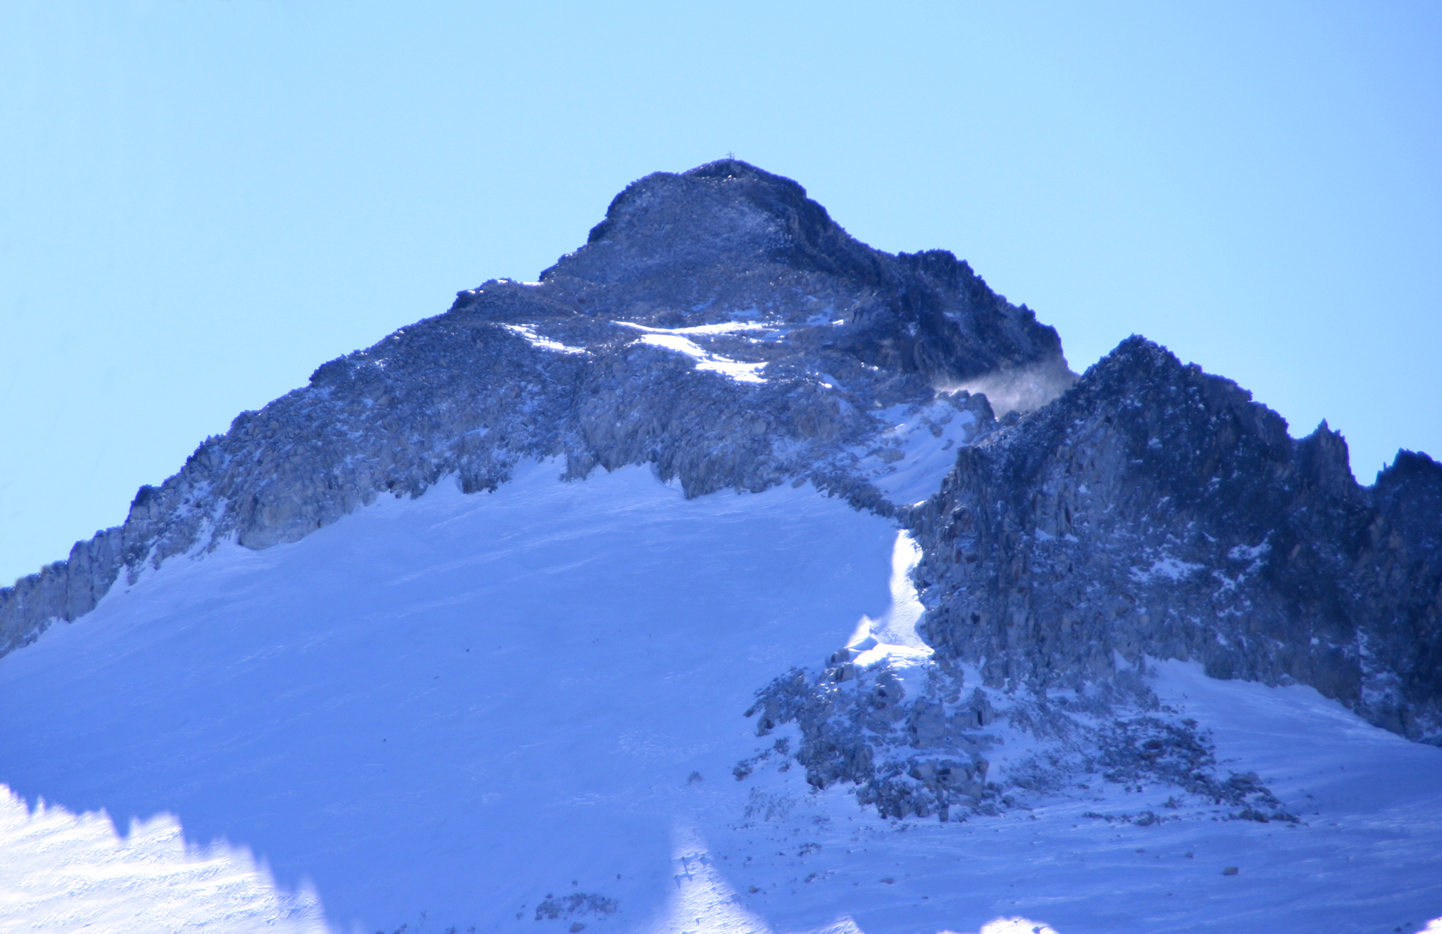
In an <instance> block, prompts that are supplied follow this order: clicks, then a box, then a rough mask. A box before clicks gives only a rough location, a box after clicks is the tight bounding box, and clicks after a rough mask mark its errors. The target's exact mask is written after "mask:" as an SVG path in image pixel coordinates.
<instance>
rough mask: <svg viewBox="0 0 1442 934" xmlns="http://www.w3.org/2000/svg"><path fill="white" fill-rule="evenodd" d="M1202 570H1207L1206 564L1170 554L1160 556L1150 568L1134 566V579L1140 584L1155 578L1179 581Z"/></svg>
mask: <svg viewBox="0 0 1442 934" xmlns="http://www.w3.org/2000/svg"><path fill="white" fill-rule="evenodd" d="M1202 570H1206V567H1205V565H1201V564H1193V563H1192V562H1190V561H1182V560H1180V559H1178V558H1173V557H1170V556H1169V557H1166V558H1158V559H1157V560H1155V561H1153V562H1152V566H1151V567H1149V568H1145V569H1143V568H1132V579H1133V580H1135V581H1136V582H1137V583H1140V584H1145V583H1147V582H1148V581H1153V580H1169V581H1179V580H1181V579H1183V578H1184V577H1188V576H1189V575H1192V574H1195V573H1197V572H1198V571H1202Z"/></svg>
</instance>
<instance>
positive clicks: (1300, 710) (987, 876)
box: [0, 462, 1442, 934]
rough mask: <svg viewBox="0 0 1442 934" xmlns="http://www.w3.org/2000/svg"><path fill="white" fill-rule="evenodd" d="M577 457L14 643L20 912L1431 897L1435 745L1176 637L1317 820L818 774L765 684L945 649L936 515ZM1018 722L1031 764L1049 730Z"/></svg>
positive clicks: (1417, 906)
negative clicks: (1237, 673) (926, 559)
mask: <svg viewBox="0 0 1442 934" xmlns="http://www.w3.org/2000/svg"><path fill="white" fill-rule="evenodd" d="M560 471H561V466H560V465H558V464H556V463H551V462H543V463H539V464H535V463H533V464H531V465H529V466H527V467H525V468H523V469H518V471H517V475H516V477H515V479H514V480H513V481H512V482H510V483H507V484H504V485H503V486H501V487H500V488H499V489H498V490H497V491H496V492H494V493H489V494H487V493H482V494H476V495H471V496H465V495H462V494H461V493H460V492H459V491H458V490H457V489H456V488H455V486H454V484H451V483H442V484H439V485H438V486H437V487H435V488H433V489H432V490H431V491H429V492H428V493H427V494H426V495H424V496H422V497H420V498H419V499H415V500H397V499H392V498H383V499H382V500H381V501H379V502H377V503H376V504H375V505H373V506H371V507H367V508H365V509H362V510H360V511H359V512H357V513H355V514H353V515H351V516H348V517H346V518H344V519H342V520H340V521H339V522H336V523H335V524H333V525H330V526H328V527H326V528H323V529H321V530H319V531H317V532H315V533H313V534H311V535H309V536H308V537H306V538H304V539H302V540H301V541H299V542H297V543H294V544H287V545H278V546H275V547H272V548H269V549H266V550H264V551H249V550H246V549H243V548H241V547H239V546H236V545H233V544H223V545H221V546H220V547H219V548H217V549H216V550H215V551H214V552H212V553H210V554H207V555H204V556H202V557H199V558H187V557H177V558H173V559H171V560H170V561H168V562H166V563H165V564H164V565H163V566H162V567H161V568H160V569H159V570H158V571H148V572H147V573H145V574H144V575H143V576H142V577H141V578H140V579H139V580H138V581H136V582H135V583H134V584H132V585H130V586H128V587H127V586H126V585H125V582H124V581H123V580H122V581H121V582H120V583H118V584H117V585H116V587H115V588H114V589H113V590H112V592H111V593H110V594H109V595H108V596H107V597H106V598H105V599H104V600H103V601H102V602H101V604H100V605H99V606H98V607H97V608H96V609H95V610H94V611H93V612H92V613H90V614H88V615H87V616H85V617H83V618H82V619H80V620H78V621H76V622H75V623H73V624H69V625H65V624H61V625H57V626H55V627H53V628H51V629H50V630H49V631H48V632H46V633H45V634H44V635H43V636H42V637H41V638H40V639H39V640H38V641H37V642H36V643H34V644H33V645H31V646H29V647H27V648H24V649H21V650H19V651H16V652H14V653H12V654H10V655H8V656H5V657H4V658H0V720H3V722H4V724H5V726H4V728H3V730H0V782H3V783H5V784H6V785H7V786H8V787H9V789H11V791H12V792H13V794H12V795H9V796H0V931H3V932H12V931H13V932H20V931H25V932H60V931H76V930H81V929H89V930H92V931H126V932H149V931H157V932H158V931H192V930H193V931H214V932H256V931H282V932H322V931H337V932H347V934H350V932H364V934H370V932H374V931H385V932H388V934H389V932H394V931H397V930H400V929H402V927H403V926H404V929H405V930H406V932H407V934H442V932H446V931H448V930H451V929H452V928H454V929H455V930H456V931H458V932H463V931H467V930H469V929H471V928H474V929H475V930H476V931H524V932H534V934H556V932H574V931H581V930H585V931H588V932H618V934H619V932H657V934H659V932H667V934H670V932H676V934H679V932H683V931H685V932H689V931H695V932H710V931H727V932H749V931H767V932H833V934H844V932H866V934H883V932H886V934H907V932H941V931H951V932H978V931H984V932H986V934H1020V932H1035V934H1092V932H1133V931H1135V932H1168V931H1216V932H1224V931H1225V932H1231V934H1238V932H1269V934H1270V932H1293V931H1296V932H1302V931H1306V932H1317V934H1323V932H1333V931H1335V932H1343V931H1346V932H1353V931H1377V932H1387V931H1396V930H1401V931H1407V932H1416V931H1420V930H1423V929H1427V928H1429V919H1436V918H1438V916H1439V915H1442V749H1438V748H1435V747H1430V746H1422V745H1418V744H1414V743H1410V742H1408V741H1406V740H1404V739H1401V738H1399V737H1397V736H1394V735H1392V734H1390V733H1386V732H1384V731H1381V730H1379V729H1376V728H1374V727H1371V726H1369V725H1367V724H1366V723H1364V722H1363V721H1361V720H1360V719H1358V718H1357V717H1355V716H1354V715H1352V714H1351V713H1349V712H1348V711H1346V710H1345V709H1344V708H1342V707H1341V706H1340V705H1338V704H1336V703H1334V702H1331V701H1328V700H1326V699H1324V698H1322V697H1321V696H1320V695H1318V694H1317V693H1316V692H1315V691H1313V690H1312V689H1310V688H1303V687H1288V688H1268V687H1265V686H1261V685H1257V684H1250V683H1242V682H1220V681H1215V680H1212V679H1208V678H1206V677H1204V676H1203V675H1202V674H1201V673H1200V672H1199V671H1198V670H1197V668H1196V667H1195V666H1193V665H1189V664H1185V663H1180V662H1165V663H1157V664H1155V665H1153V666H1152V672H1153V673H1152V675H1151V677H1152V679H1153V684H1154V687H1155V690H1156V691H1157V693H1158V694H1159V695H1160V697H1161V698H1162V700H1163V701H1164V702H1165V703H1167V704H1169V705H1172V706H1173V707H1175V708H1176V709H1177V710H1179V711H1181V712H1182V713H1184V714H1185V715H1187V716H1191V717H1194V718H1196V719H1197V720H1198V721H1200V722H1201V723H1202V724H1203V725H1204V726H1207V727H1209V728H1210V729H1211V730H1212V731H1213V735H1214V738H1215V741H1216V744H1217V749H1218V754H1219V757H1220V758H1221V759H1222V760H1223V762H1224V764H1225V765H1226V766H1227V767H1228V768H1230V769H1232V770H1235V771H1256V772H1257V773H1258V774H1259V775H1261V776H1262V778H1263V779H1265V780H1266V781H1267V782H1268V783H1269V784H1270V785H1271V787H1272V789H1273V791H1274V792H1275V793H1276V794H1277V796H1278V797H1279V798H1280V799H1281V800H1282V802H1283V803H1284V805H1285V806H1286V807H1287V808H1288V809H1289V810H1290V811H1292V812H1293V813H1295V814H1297V815H1298V816H1299V817H1300V818H1301V822H1300V823H1298V824H1291V823H1285V822H1275V821H1274V822H1272V823H1266V824H1263V823H1254V822H1251V821H1229V820H1214V819H1213V816H1209V815H1208V814H1207V813H1204V812H1202V811H1200V810H1190V811H1188V810H1185V809H1183V810H1181V811H1177V812H1175V814H1172V815H1170V816H1174V817H1175V818H1176V819H1168V820H1164V821H1162V822H1160V823H1155V824H1151V825H1149V826H1138V825H1137V824H1135V823H1127V822H1124V821H1118V820H1107V819H1105V818H1103V817H1088V816H1086V815H1087V814H1089V813H1090V814H1102V815H1111V814H1120V813H1136V812H1138V811H1140V810H1143V809H1147V810H1152V811H1155V812H1156V813H1158V814H1164V815H1166V814H1168V811H1167V809H1166V808H1165V799H1166V798H1167V797H1168V794H1169V792H1168V790H1167V789H1165V788H1162V787H1157V788H1141V790H1125V789H1123V788H1121V787H1118V786H1115V785H1109V784H1106V783H1104V782H1098V783H1097V784H1095V785H1093V786H1092V787H1091V788H1088V789H1086V791H1085V793H1077V792H1069V793H1066V794H1060V793H1058V794H1055V795H1053V796H1052V797H1050V798H1047V797H1045V796H1038V797H1036V798H1034V799H1032V800H1029V801H1027V802H1025V804H1026V806H1019V807H1016V808H1013V809H1010V810H1007V811H1004V812H1003V813H1002V814H1001V815H1000V816H994V817H987V816H973V817H972V818H971V819H970V820H968V821H966V822H965V823H946V824H943V823H940V822H935V821H920V820H915V821H893V820H882V819H879V818H878V817H877V816H876V814H875V811H874V810H865V811H863V810H862V809H860V808H859V807H858V806H857V805H856V802H855V800H854V798H853V797H852V795H851V794H850V792H849V791H848V789H845V788H839V787H833V788H830V789H827V790H825V791H823V792H820V793H816V792H813V791H812V790H811V789H810V788H809V787H808V786H807V784H806V781H805V776H804V770H803V769H802V768H801V767H799V766H797V765H796V764H795V762H794V760H793V759H791V758H789V757H788V756H787V755H785V754H784V752H783V751H781V750H778V749H776V747H775V744H776V743H777V742H778V741H780V740H785V741H788V742H789V743H790V744H791V747H790V748H792V749H793V750H794V744H795V741H796V735H797V734H796V733H795V728H794V727H788V728H783V729H781V730H778V731H777V732H776V733H773V734H772V735H769V736H767V737H765V738H764V739H763V738H758V737H757V736H756V735H755V724H754V722H753V721H751V720H748V719H746V718H745V717H744V716H743V715H742V713H743V711H745V710H746V709H747V707H748V706H749V705H750V704H751V702H752V701H753V699H754V694H755V692H756V690H757V689H758V688H761V687H763V686H764V685H765V684H767V683H768V682H769V681H770V680H771V679H772V678H774V677H776V676H777V675H779V674H783V673H784V672H786V671H787V670H788V669H789V668H790V667H791V666H817V665H819V664H821V663H822V661H823V659H824V658H825V657H826V656H827V655H828V654H829V653H831V652H833V651H835V650H836V649H838V648H840V647H841V646H842V645H844V644H846V643H847V642H848V640H851V639H855V640H859V641H858V644H859V642H864V641H865V640H867V639H870V640H872V641H873V643H874V644H875V645H876V646H877V647H879V648H881V649H884V650H885V651H881V652H878V658H881V657H882V656H885V657H886V658H889V659H891V661H892V663H896V662H897V661H898V660H901V661H904V662H905V663H906V664H910V665H919V664H924V659H925V657H926V654H927V652H928V651H929V650H927V649H926V647H925V646H924V645H922V644H921V643H920V642H919V640H917V639H916V638H915V635H914V623H915V618H916V614H915V609H916V607H915V606H914V600H915V592H914V590H912V588H911V587H910V583H909V581H907V580H906V577H905V575H906V571H907V568H908V567H909V566H911V565H912V564H914V561H915V557H916V556H915V554H914V552H913V551H912V550H911V549H914V545H912V544H911V542H910V540H909V538H905V537H899V535H898V532H897V530H896V529H895V528H894V527H893V526H891V525H890V524H889V523H888V522H886V521H885V520H882V519H880V518H878V517H875V516H871V515H865V514H862V513H859V512H856V511H855V510H853V509H851V508H850V507H849V506H847V505H846V504H845V503H844V502H842V501H840V500H837V499H830V498H827V497H825V496H822V495H819V494H818V493H817V492H816V491H815V489H814V488H812V487H810V486H809V485H808V486H802V487H799V488H793V487H790V486H786V487H781V488H776V489H772V490H769V491H767V492H765V493H760V494H747V495H738V494H733V493H718V494H713V495H710V496H705V497H700V498H697V499H693V500H686V499H684V498H683V496H682V495H681V492H680V491H679V489H678V488H676V487H675V486H668V485H665V484H662V483H660V482H659V481H658V480H657V479H656V478H655V477H654V476H653V474H652V473H651V472H650V471H649V470H648V469H645V468H626V469H623V470H619V471H616V472H615V473H610V474H606V473H604V472H601V471H598V472H597V473H595V474H593V475H592V477H591V478H590V479H588V480H586V481H584V482H576V483H562V482H559V481H558V480H557V477H558V475H559V473H560ZM906 494H907V495H908V496H910V495H912V494H911V491H910V490H907V491H906ZM863 617H866V619H865V620H863ZM858 621H861V624H860V625H859V622H858ZM873 621H875V622H873ZM788 730H790V732H788ZM996 732H997V734H998V736H999V737H1000V738H1002V739H1003V740H1005V739H1008V737H1010V739H1011V741H1012V742H1011V746H1010V747H1008V746H1003V747H1001V748H1000V749H998V750H996V751H995V755H994V768H993V775H992V777H993V778H1002V779H1004V777H1005V770H1006V768H1007V764H1008V762H1009V761H1011V759H1013V758H1015V756H1014V754H1012V753H1009V752H1008V751H1007V750H1008V749H1009V748H1010V749H1013V750H1020V749H1022V748H1023V747H1025V745H1026V738H1025V737H1021V736H1014V735H1010V734H1008V732H1007V728H1005V727H1004V726H1003V725H1001V724H998V729H997V731H996ZM753 757H759V758H755V767H754V771H752V772H751V774H749V775H748V776H747V777H745V779H744V780H738V779H737V778H736V777H734V775H733V769H734V768H735V766H736V765H737V763H738V762H739V761H740V760H742V759H752V758H753ZM1233 867H1234V868H1235V870H1236V871H1235V872H1228V873H1225V874H1224V870H1228V869H1229V868H1233ZM1430 930H1442V921H1436V922H1432V925H1431V927H1430Z"/></svg>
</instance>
